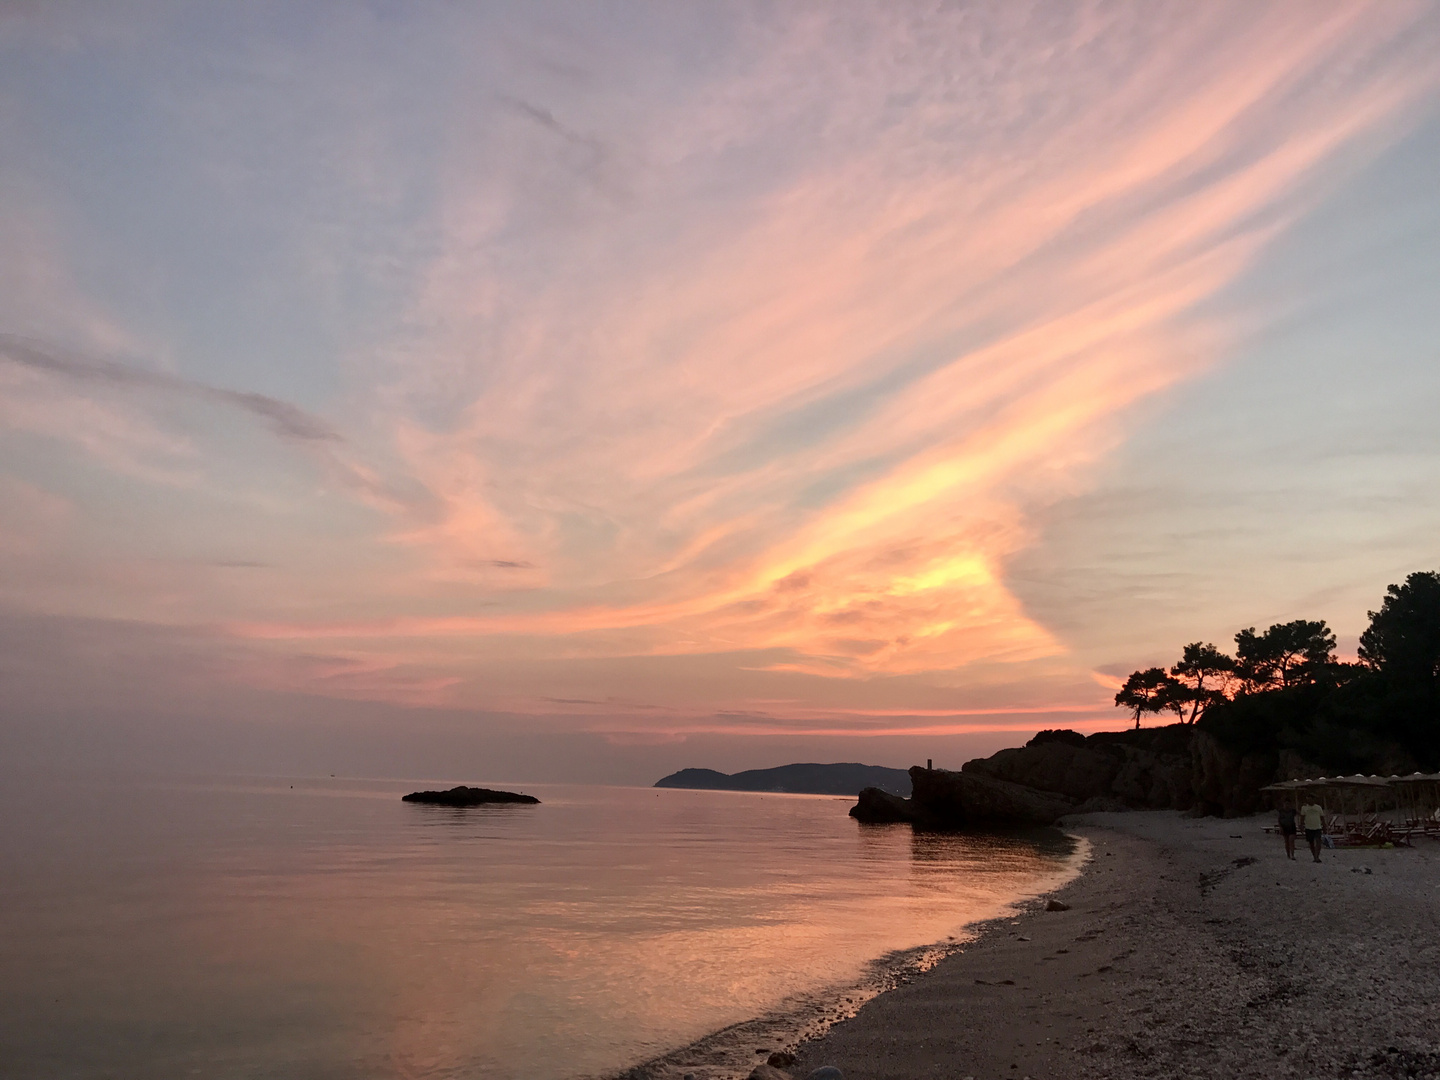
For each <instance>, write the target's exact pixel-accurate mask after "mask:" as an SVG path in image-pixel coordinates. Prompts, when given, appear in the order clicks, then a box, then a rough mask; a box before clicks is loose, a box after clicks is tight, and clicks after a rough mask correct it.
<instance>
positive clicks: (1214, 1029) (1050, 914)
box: [759, 811, 1440, 1080]
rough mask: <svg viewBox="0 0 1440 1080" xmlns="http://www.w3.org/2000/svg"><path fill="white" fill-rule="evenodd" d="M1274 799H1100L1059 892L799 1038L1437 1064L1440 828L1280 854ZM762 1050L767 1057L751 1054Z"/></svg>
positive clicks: (1247, 1063)
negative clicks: (1316, 852) (1085, 855)
mask: <svg viewBox="0 0 1440 1080" xmlns="http://www.w3.org/2000/svg"><path fill="white" fill-rule="evenodd" d="M1270 823H1271V816H1270V815H1262V816H1257V817H1252V818H1243V819H1230V820H1225V819H1217V818H1198V819H1197V818H1189V817H1185V816H1182V815H1180V814H1178V813H1174V812H1169V811H1151V812H1133V813H1117V814H1094V815H1085V816H1082V817H1078V818H1075V819H1071V820H1069V821H1067V822H1065V823H1064V826H1065V829H1066V831H1067V832H1070V833H1072V834H1074V835H1076V836H1079V837H1081V838H1083V839H1084V840H1085V841H1087V842H1088V843H1089V844H1090V846H1091V851H1090V859H1089V861H1088V863H1087V864H1086V867H1085V870H1084V872H1083V873H1082V874H1081V875H1080V876H1079V877H1078V878H1077V879H1075V880H1074V881H1073V882H1071V883H1070V884H1069V885H1067V886H1066V887H1065V888H1063V889H1061V890H1060V891H1058V892H1056V893H1054V894H1051V897H1050V898H1052V899H1055V900H1057V901H1059V902H1061V903H1064V904H1067V905H1069V908H1068V910H1064V911H1048V910H1046V909H1045V907H1046V904H1045V900H1044V899H1042V900H1039V901H1036V902H1031V903H1028V904H1026V905H1024V907H1023V908H1022V910H1020V911H1019V912H1018V913H1017V915H1016V916H1015V917H1014V918H1010V919H1002V920H997V921H994V922H992V923H990V924H987V925H986V926H984V927H981V928H980V933H979V936H978V937H977V938H976V939H975V940H974V941H973V942H972V943H971V944H969V945H967V946H966V947H965V949H964V950H963V951H962V952H959V953H956V954H955V955H952V956H950V957H948V958H947V959H945V960H943V961H942V962H940V963H939V964H938V965H936V967H935V968H933V969H932V970H931V971H929V972H927V973H925V974H923V975H920V976H917V977H915V978H914V979H912V980H911V981H910V982H909V983H907V984H906V985H903V986H900V987H897V988H896V989H894V990H892V991H890V992H888V993H885V994H882V995H880V996H879V997H877V998H875V999H874V1000H872V1001H870V1002H869V1003H867V1004H866V1005H865V1006H864V1007H863V1008H862V1009H861V1010H860V1011H859V1012H858V1013H857V1014H856V1015H855V1016H854V1017H853V1018H851V1019H849V1020H845V1021H842V1022H839V1023H837V1024H835V1025H834V1026H833V1027H831V1028H830V1030H829V1031H828V1033H827V1034H825V1035H824V1036H823V1037H821V1038H819V1039H816V1040H814V1041H812V1042H809V1043H805V1044H802V1045H801V1046H800V1047H799V1048H798V1051H797V1059H798V1060H797V1061H796V1063H795V1064H794V1065H793V1066H792V1067H791V1068H790V1069H789V1070H788V1071H791V1072H792V1073H793V1074H794V1075H795V1076H801V1077H803V1076H805V1075H806V1074H807V1072H809V1071H810V1070H812V1069H814V1068H816V1067H818V1066H821V1065H834V1066H837V1067H839V1068H840V1069H841V1070H842V1071H843V1072H844V1075H845V1077H846V1078H847V1080H882V1078H884V1080H892V1078H893V1080H902V1078H907V1080H908V1078H919V1077H947V1078H954V1080H963V1078H965V1077H973V1078H974V1080H993V1078H1007V1077H1008V1078H1013V1080H1024V1078H1026V1077H1029V1078H1031V1080H1049V1078H1055V1080H1062V1078H1087V1077H1095V1078H1100V1077H1104V1078H1109V1080H1123V1078H1127V1077H1185V1078H1189V1080H1200V1078H1209V1077H1215V1078H1217V1080H1218V1078H1221V1077H1225V1078H1234V1077H1279V1076H1294V1077H1300V1078H1319V1077H1340V1076H1344V1077H1362V1078H1370V1077H1375V1078H1379V1077H1422V1078H1423V1077H1433V1076H1440V843H1436V842H1435V841H1434V840H1427V839H1424V838H1421V839H1419V840H1417V841H1416V842H1415V847H1414V848H1398V849H1393V850H1382V849H1350V850H1343V849H1341V850H1325V851H1324V852H1323V854H1322V859H1323V861H1322V862H1321V863H1320V864H1318V865H1317V864H1315V863H1314V862H1313V861H1312V860H1311V857H1310V853H1309V852H1308V850H1306V849H1305V847H1304V845H1303V843H1302V844H1301V845H1300V850H1299V851H1298V852H1297V859H1296V861H1294V862H1291V861H1289V860H1287V859H1286V857H1285V852H1284V848H1283V845H1282V842H1281V840H1280V838H1279V837H1278V836H1276V835H1273V834H1267V833H1266V832H1265V831H1264V827H1265V826H1266V825H1268V824H1270ZM759 1060H763V1059H759Z"/></svg>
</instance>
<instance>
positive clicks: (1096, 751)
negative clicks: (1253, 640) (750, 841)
mask: <svg viewBox="0 0 1440 1080" xmlns="http://www.w3.org/2000/svg"><path fill="white" fill-rule="evenodd" d="M1306 775H1319V773H1318V771H1317V770H1316V767H1315V766H1313V765H1310V764H1308V763H1306V762H1304V761H1301V760H1300V759H1299V758H1298V757H1297V756H1296V755H1294V754H1291V753H1288V752H1285V751H1281V752H1279V753H1277V752H1274V751H1267V750H1248V751H1244V752H1242V751H1241V750H1238V749H1235V748H1233V747H1228V746H1226V745H1225V744H1223V743H1221V742H1220V741H1219V740H1218V739H1217V738H1216V737H1215V736H1214V735H1212V734H1211V733H1209V732H1207V731H1204V730H1201V729H1198V728H1195V727H1192V726H1187V725H1184V724H1171V725H1169V726H1168V727H1159V728H1145V729H1141V730H1139V731H1104V732H1097V733H1096V734H1094V735H1090V736H1085V735H1081V734H1080V733H1079V732H1076V731H1042V732H1040V734H1038V735H1036V736H1035V738H1033V739H1031V740H1030V741H1029V742H1028V743H1026V744H1025V745H1024V746H1021V747H1015V748H1013V749H1010V750H1001V751H1000V752H999V753H997V754H993V755H992V756H990V757H988V758H976V759H975V760H973V761H967V762H966V763H965V764H964V765H963V766H962V767H961V770H960V771H959V772H958V773H956V772H949V771H947V770H944V769H922V768H919V767H918V766H917V767H915V768H913V769H911V770H910V777H911V782H912V785H913V791H914V796H913V798H912V799H909V800H906V799H897V798H895V797H894V796H893V795H884V794H883V793H877V792H870V791H864V792H861V794H860V801H859V803H857V805H856V806H855V808H854V809H853V810H851V812H850V813H851V816H852V817H855V818H858V819H859V820H861V821H867V822H882V821H910V822H913V823H915V824H917V825H924V826H929V827H935V828H964V827H968V826H971V825H993V824H1027V825H1045V824H1050V823H1052V822H1054V821H1055V820H1057V819H1058V818H1060V817H1062V816H1063V815H1065V814H1067V813H1077V812H1079V813H1083V812H1085V811H1087V810H1127V809H1135V810H1185V811H1190V812H1192V813H1195V814H1207V815H1215V816H1220V817H1237V816H1240V815H1244V814H1251V813H1254V812H1255V811H1256V810H1259V809H1261V808H1262V807H1263V806H1264V805H1265V804H1264V802H1263V798H1262V796H1261V795H1260V788H1262V787H1264V786H1265V785H1266V784H1269V783H1271V782H1273V781H1274V780H1277V779H1289V778H1292V777H1295V776H1306Z"/></svg>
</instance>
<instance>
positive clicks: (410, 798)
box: [401, 784, 540, 806]
mask: <svg viewBox="0 0 1440 1080" xmlns="http://www.w3.org/2000/svg"><path fill="white" fill-rule="evenodd" d="M401 799H403V800H404V801H405V802H418V803H432V804H434V805H436V806H481V805H483V804H485V803H528V804H534V803H538V802H539V801H540V800H539V799H537V798H535V796H534V795H519V794H517V793H515V792H513V791H495V790H494V789H493V788H483V787H466V786H465V785H463V784H461V785H460V786H459V787H453V788H451V789H450V790H449V791H412V792H411V793H410V794H409V795H402V796H401Z"/></svg>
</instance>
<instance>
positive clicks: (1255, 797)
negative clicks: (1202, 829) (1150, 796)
mask: <svg viewBox="0 0 1440 1080" xmlns="http://www.w3.org/2000/svg"><path fill="white" fill-rule="evenodd" d="M1190 756H1191V765H1192V778H1193V782H1194V792H1195V798H1194V803H1193V806H1192V807H1191V809H1193V810H1195V811H1196V812H1197V813H1201V814H1210V815H1215V816H1218V817H1241V816H1243V815H1245V814H1253V813H1255V812H1256V811H1257V810H1260V809H1262V808H1263V807H1264V806H1265V805H1266V804H1265V803H1264V802H1263V799H1264V796H1262V795H1261V794H1260V789H1261V788H1262V787H1264V786H1265V785H1266V784H1268V783H1270V782H1271V781H1273V780H1274V779H1275V775H1276V771H1277V768H1278V765H1279V761H1278V759H1277V756H1276V755H1275V754H1274V753H1271V752H1268V751H1252V752H1251V753H1248V754H1241V753H1237V752H1236V751H1234V750H1232V749H1230V748H1229V747H1227V746H1225V745H1223V744H1222V743H1221V742H1220V741H1219V740H1218V739H1216V738H1215V736H1213V735H1211V734H1210V733H1209V732H1206V731H1197V732H1195V735H1194V738H1193V739H1191V741H1190Z"/></svg>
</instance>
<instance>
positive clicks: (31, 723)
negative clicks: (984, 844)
mask: <svg viewBox="0 0 1440 1080" xmlns="http://www.w3.org/2000/svg"><path fill="white" fill-rule="evenodd" d="M1436 55H1440V9H1437V8H1436V7H1435V6H1434V5H1433V4H1429V3H1424V2H1416V3H1408V2H1404V0H1384V2H1381V3H1375V4H1370V3H1362V2H1358V0H1357V2H1333V3H1322V4H1316V3H1309V2H1303V3H1302V2H1299V0H1295V2H1275V3H1269V4H1256V3H1235V4H1226V3H1220V2H1216V3H1207V4H1203V5H1197V4H1193V3H1188V2H1184V3H1164V2H1146V3H1139V2H1136V3H1093V4H1087V3H1079V2H1077V3H1075V4H1066V5H1058V4H1053V3H1034V4H1027V3H1023V2H1015V0H1005V2H994V3H828V2H827V3H815V4H806V3H793V4H771V3H754V4H750V3H740V2H727V3H717V4H707V3H689V4H665V3H642V2H627V3H606V2H585V3H574V4H569V3H558V2H557V3H531V2H527V3H513V4H508V3H487V4H473V5H460V4H453V3H404V4H400V3H378V2H377V3H344V4H339V3H335V4H329V3H320V2H312V3H294V2H287V3H251V4H214V3H199V4H197V3H183V4H182V3H163V2H154V3H151V2H144V0H133V2H132V0H118V2H115V3H110V4H105V5H92V4H86V3H78V2H77V3H65V2H60V0H45V2H43V3H42V2H38V0H37V2H33V3H32V2H25V0H6V2H0V146H3V148H4V152H3V153H0V684H3V686H4V693H3V695H0V750H4V752H5V754H6V756H8V758H9V759H10V760H11V761H12V762H16V761H20V762H26V763H30V764H37V765H38V764H46V765H52V766H53V765H55V764H62V765H73V766H77V767H78V766H87V767H112V766H113V767H119V766H125V767H134V768H152V769H168V768H180V767H184V768H191V769H205V770H213V771H267V772H277V771H278V772H286V771H291V772H309V771H330V772H334V771H340V772H346V773H353V774H361V775H426V776H460V777H461V778H472V779H481V778H491V779H494V778H520V779H529V780H547V779H552V780H583V781H595V782H619V783H648V782H651V781H652V780H653V779H655V778H656V777H658V776H659V775H662V774H663V773H664V772H668V771H670V770H671V769H673V768H679V767H682V766H686V765H693V766H705V767H713V768H722V769H727V770H728V769H737V768H745V767H759V766H766V765H775V764H781V763H783V762H785V761H793V760H827V761H829V760H846V761H866V762H871V763H875V764H889V765H897V766H905V765H909V764H912V763H914V762H916V761H919V760H922V759H924V758H926V757H929V758H934V759H937V764H946V765H950V766H952V767H955V766H958V765H959V764H960V763H961V762H962V761H963V760H965V759H966V758H968V757H971V756H975V755H976V754H981V753H989V752H991V751H993V750H994V749H997V748H999V747H1001V746H1005V745H1014V744H1017V743H1018V742H1020V741H1023V740H1024V739H1025V738H1028V737H1029V735H1031V734H1033V733H1034V732H1035V731H1036V730H1038V729H1040V728H1048V727H1062V726H1063V727H1072V728H1076V729H1079V730H1085V731H1091V730H1100V729H1103V728H1106V727H1114V726H1117V725H1119V724H1122V723H1124V720H1125V718H1124V716H1123V714H1121V713H1120V712H1119V711H1118V710H1116V709H1115V708H1114V706H1113V704H1112V698H1113V694H1114V691H1115V688H1116V686H1117V685H1118V682H1119V680H1120V679H1121V678H1123V676H1124V674H1126V673H1128V672H1129V671H1131V670H1133V669H1135V668H1138V667H1146V666H1150V665H1152V664H1163V663H1169V662H1172V661H1173V660H1174V659H1176V658H1177V657H1178V655H1179V652H1180V649H1181V647H1182V646H1183V645H1184V644H1185V643H1186V642H1188V641H1194V640H1206V641H1215V642H1217V643H1219V644H1221V645H1222V646H1223V645H1227V644H1229V642H1230V641H1231V640H1232V638H1233V635H1234V633H1235V631H1236V630H1237V629H1240V628H1242V627H1246V626H1260V627H1262V628H1263V627H1264V626H1267V625H1269V624H1270V623H1272V622H1277V621H1285V620H1289V619H1294V618H1302V617H1303V618H1321V619H1325V620H1327V621H1328V622H1329V623H1330V625H1331V626H1332V627H1333V628H1334V629H1335V630H1336V632H1337V634H1338V635H1339V640H1340V648H1341V651H1342V653H1345V652H1350V653H1353V650H1354V647H1355V641H1356V638H1357V637H1358V635H1359V633H1360V631H1361V630H1363V629H1364V626H1365V623H1366V612H1367V610H1368V609H1371V608H1374V607H1377V606H1378V605H1379V600H1380V598H1381V596H1383V594H1384V590H1385V586H1386V585H1387V584H1389V583H1391V582H1396V581H1399V580H1402V579H1403V577H1404V576H1405V575H1406V574H1407V573H1409V572H1411V571H1414V570H1423V569H1435V568H1437V567H1440V553H1437V543H1436V540H1435V538H1436V537H1437V536H1440V425H1437V424H1436V423H1435V421H1434V417H1435V415H1436V407H1437V405H1440V344H1437V342H1440V333H1437V331H1440V305H1437V304H1436V303H1435V300H1434V295H1435V289H1436V284H1437V273H1440V270H1437V267H1440V183H1437V176H1440V66H1437V65H1436V64H1435V63H1434V62H1433V58H1434V57H1435V56H1436Z"/></svg>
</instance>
